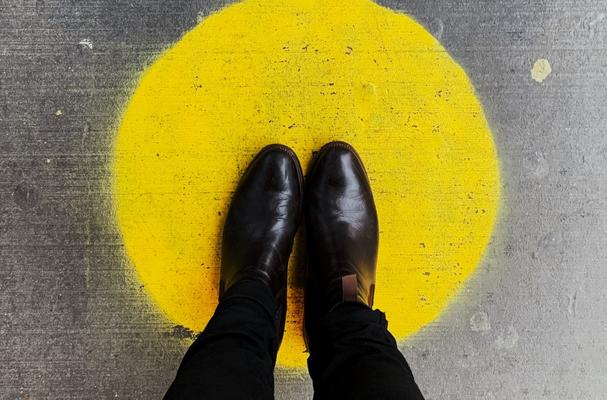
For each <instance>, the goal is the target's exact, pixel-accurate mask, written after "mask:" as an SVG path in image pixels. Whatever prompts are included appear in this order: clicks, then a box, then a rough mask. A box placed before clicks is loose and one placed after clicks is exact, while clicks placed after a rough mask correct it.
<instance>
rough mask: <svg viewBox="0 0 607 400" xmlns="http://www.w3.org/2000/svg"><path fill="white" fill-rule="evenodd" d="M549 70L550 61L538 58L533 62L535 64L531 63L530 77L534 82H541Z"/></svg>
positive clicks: (550, 69)
mask: <svg viewBox="0 0 607 400" xmlns="http://www.w3.org/2000/svg"><path fill="white" fill-rule="evenodd" d="M551 72H552V67H551V66H550V62H549V61H548V60H546V59H545V58H540V59H539V60H537V61H536V62H535V64H533V68H532V69H531V78H532V79H533V80H534V81H536V82H539V83H542V82H544V79H546V78H547V77H548V75H550V73H551Z"/></svg>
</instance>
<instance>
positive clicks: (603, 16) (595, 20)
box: [589, 13, 606, 26]
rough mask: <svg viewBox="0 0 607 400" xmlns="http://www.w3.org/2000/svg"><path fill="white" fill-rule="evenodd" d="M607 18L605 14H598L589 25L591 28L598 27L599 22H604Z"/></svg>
mask: <svg viewBox="0 0 607 400" xmlns="http://www.w3.org/2000/svg"><path fill="white" fill-rule="evenodd" d="M605 17H606V15H605V13H598V14H597V16H596V17H595V18H594V19H593V20H592V21H590V24H589V25H590V26H593V25H596V24H598V23H599V22H601V21H603V20H604V19H605Z"/></svg>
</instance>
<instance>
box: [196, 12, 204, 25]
mask: <svg viewBox="0 0 607 400" xmlns="http://www.w3.org/2000/svg"><path fill="white" fill-rule="evenodd" d="M203 19H204V12H202V11H199V12H198V14H196V22H198V23H201V22H202V20H203Z"/></svg>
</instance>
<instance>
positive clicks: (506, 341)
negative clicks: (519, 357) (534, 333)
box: [495, 326, 519, 350]
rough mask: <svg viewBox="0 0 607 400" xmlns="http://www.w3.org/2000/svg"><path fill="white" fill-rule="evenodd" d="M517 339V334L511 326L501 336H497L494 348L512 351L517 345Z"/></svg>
mask: <svg viewBox="0 0 607 400" xmlns="http://www.w3.org/2000/svg"><path fill="white" fill-rule="evenodd" d="M518 339H519V335H518V332H517V331H516V329H514V327H513V326H509V327H508V330H507V331H506V332H504V334H503V335H499V336H498V337H497V339H496V340H495V347H497V348H498V349H500V350H512V349H514V347H515V346H516V345H517V343H518Z"/></svg>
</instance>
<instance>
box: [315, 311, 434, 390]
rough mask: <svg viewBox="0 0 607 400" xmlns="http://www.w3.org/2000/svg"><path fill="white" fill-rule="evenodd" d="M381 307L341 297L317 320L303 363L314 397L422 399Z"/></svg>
mask: <svg viewBox="0 0 607 400" xmlns="http://www.w3.org/2000/svg"><path fill="white" fill-rule="evenodd" d="M387 327H388V323H387V321H386V318H385V315H384V313H382V312H381V311H378V310H375V311H374V310H371V309H370V308H369V307H367V306H365V305H363V304H359V303H344V304H340V305H338V306H337V307H336V308H335V309H334V310H333V311H331V312H329V313H328V314H327V315H326V316H325V318H324V320H323V321H321V323H320V326H319V329H320V331H319V332H316V335H315V336H316V337H317V338H318V340H317V341H316V342H315V344H314V346H313V347H311V348H310V357H309V359H308V369H309V370H310V376H311V377H312V380H313V382H314V392H315V394H314V398H315V399H382V400H383V399H399V400H409V399H413V400H423V396H422V394H421V392H420V391H419V388H418V387H417V384H416V383H415V380H414V379H413V374H412V373H411V369H410V368H409V365H408V364H407V362H406V361H405V358H404V357H403V355H402V354H401V353H400V351H399V350H398V348H397V346H396V341H395V340H394V337H393V336H392V335H391V334H390V332H388V329H387Z"/></svg>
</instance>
